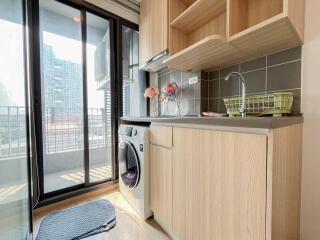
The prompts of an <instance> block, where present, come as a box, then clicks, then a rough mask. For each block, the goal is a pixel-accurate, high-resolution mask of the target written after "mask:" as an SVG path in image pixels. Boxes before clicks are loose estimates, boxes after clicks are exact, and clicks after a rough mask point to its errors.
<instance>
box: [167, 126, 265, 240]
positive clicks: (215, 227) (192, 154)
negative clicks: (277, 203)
mask: <svg viewBox="0 0 320 240" xmlns="http://www.w3.org/2000/svg"><path fill="white" fill-rule="evenodd" d="M173 145H174V148H173V159H174V161H173V169H174V170H173V172H174V174H173V232H174V233H175V234H176V235H177V236H178V237H179V239H185V240H187V239H202V240H212V239H217V240H226V239H228V240H233V239H234V240H262V239H265V224H266V221H265V220H266V218H265V207H266V198H265V196H266V175H267V171H266V160H267V149H266V147H267V137H266V136H264V135H254V134H242V133H230V132H216V131H207V130H198V129H182V128H175V129H174V131H173ZM213 236H214V237H213Z"/></svg>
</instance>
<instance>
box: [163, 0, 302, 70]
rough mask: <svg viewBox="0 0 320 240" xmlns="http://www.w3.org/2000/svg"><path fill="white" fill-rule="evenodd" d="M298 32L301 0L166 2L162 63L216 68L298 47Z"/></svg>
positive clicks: (178, 0)
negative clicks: (166, 35)
mask: <svg viewBox="0 0 320 240" xmlns="http://www.w3.org/2000/svg"><path fill="white" fill-rule="evenodd" d="M303 33H304V0H292V1H290V0H190V1H185V0H170V2H169V49H170V57H169V58H168V59H166V60H165V61H164V64H165V65H166V66H168V67H170V68H174V69H178V70H181V71H196V70H206V69H215V68H219V67H220V68H221V67H224V66H227V65H231V64H234V63H237V62H239V61H243V60H248V59H252V58H255V57H260V56H263V55H266V54H269V53H272V52H275V51H280V50H284V49H288V48H290V47H294V46H297V45H301V44H302V43H303V40H304V34H303Z"/></svg>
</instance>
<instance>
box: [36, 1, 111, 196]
mask: <svg viewBox="0 0 320 240" xmlns="http://www.w3.org/2000/svg"><path fill="white" fill-rule="evenodd" d="M39 35H40V36H39V37H40V44H39V45H40V60H41V66H40V67H41V74H40V75H41V77H40V81H39V85H40V87H39V89H40V91H41V99H40V101H41V119H42V121H41V125H42V127H41V139H42V141H41V142H42V159H40V161H41V164H40V166H42V169H41V171H40V173H41V174H42V176H41V177H40V179H41V181H42V182H41V184H40V186H41V188H42V196H45V195H46V194H49V195H55V194H60V193H64V192H67V191H69V190H73V189H80V188H83V187H87V186H90V185H92V184H96V183H100V182H104V181H107V180H109V179H111V178H113V164H112V163H113V159H112V156H113V155H112V153H113V152H112V149H113V148H112V146H113V145H112V134H113V133H112V124H111V122H112V121H111V120H112V117H113V115H112V104H111V102H112V92H111V89H112V81H111V70H110V69H111V63H110V61H111V57H110V56H111V54H110V51H111V47H110V43H111V40H110V36H111V32H110V20H108V19H107V18H103V17H101V16H97V15H94V14H92V13H89V12H87V11H85V10H84V9H82V8H80V7H79V8H78V7H77V6H70V5H67V4H64V3H61V2H58V1H55V0H41V1H39ZM113 67H114V66H113Z"/></svg>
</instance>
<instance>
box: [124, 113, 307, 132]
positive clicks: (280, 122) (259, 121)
mask: <svg viewBox="0 0 320 240" xmlns="http://www.w3.org/2000/svg"><path fill="white" fill-rule="evenodd" d="M121 120H122V121H123V122H126V123H127V122H137V123H163V124H171V125H175V124H188V125H211V126H228V127H240V128H262V129H274V128H280V127H285V126H290V125H294V124H299V123H303V116H290V117H275V118H273V117H198V116H184V117H174V116H172V117H171V116H163V117H122V118H121Z"/></svg>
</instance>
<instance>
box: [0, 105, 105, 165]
mask: <svg viewBox="0 0 320 240" xmlns="http://www.w3.org/2000/svg"><path fill="white" fill-rule="evenodd" d="M82 112H83V109H82V108H52V107H49V108H46V111H45V114H44V115H43V120H42V122H43V128H44V134H43V147H44V151H45V153H46V154H51V153H58V152H59V153H61V152H64V151H75V150H83V148H84V141H83V114H82ZM88 125H89V133H88V137H89V147H90V148H95V147H106V146H110V145H111V114H110V112H109V111H106V110H105V109H103V108H89V109H88ZM25 154H26V124H25V108H24V107H11V106H0V159H4V158H11V157H16V156H22V155H25Z"/></svg>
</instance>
